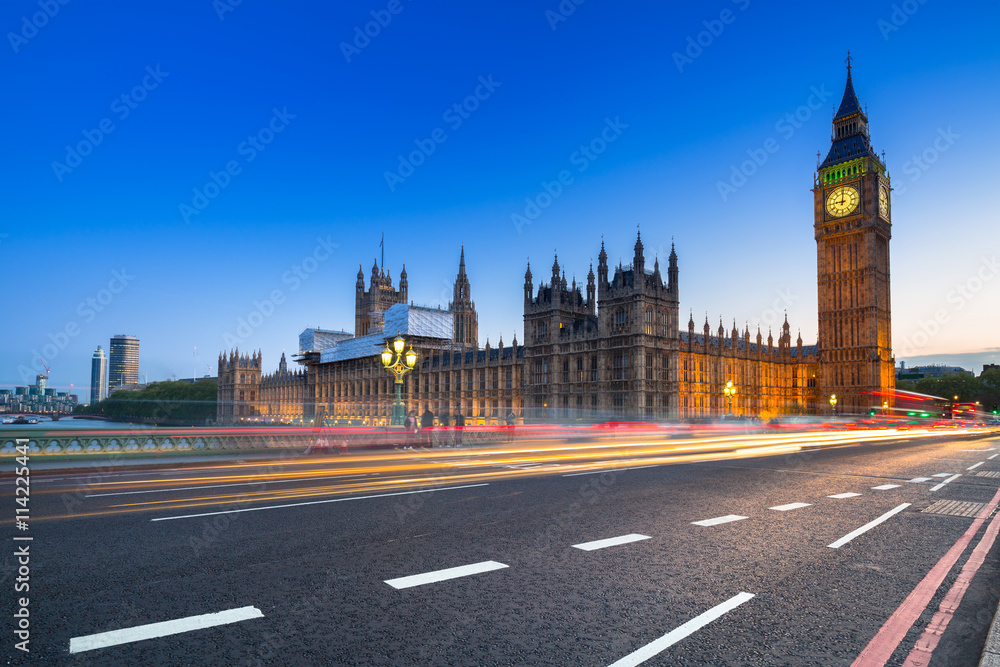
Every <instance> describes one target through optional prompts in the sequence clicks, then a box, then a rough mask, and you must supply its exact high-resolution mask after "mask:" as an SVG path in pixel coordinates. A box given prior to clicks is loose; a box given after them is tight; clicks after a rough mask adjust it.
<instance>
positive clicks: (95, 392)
mask: <svg viewBox="0 0 1000 667" xmlns="http://www.w3.org/2000/svg"><path fill="white" fill-rule="evenodd" d="M107 397H108V357H107V355H105V354H104V350H102V349H101V346H100V345H98V346H97V349H96V350H94V358H93V359H92V360H91V362H90V402H91V403H98V402H100V401H103V400H104V399H105V398H107Z"/></svg>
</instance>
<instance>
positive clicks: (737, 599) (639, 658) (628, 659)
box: [611, 593, 754, 667]
mask: <svg viewBox="0 0 1000 667" xmlns="http://www.w3.org/2000/svg"><path fill="white" fill-rule="evenodd" d="M753 597H754V594H753V593H740V594H739V595H734V596H733V597H731V598H729V599H728V600H726V601H725V602H723V603H722V604H719V605H716V606H714V607H712V608H711V609H709V610H708V611H706V612H705V613H703V614H699V615H697V616H695V617H694V618H692V619H691V620H690V621H688V622H687V623H685V624H684V625H682V626H680V627H678V628H677V629H675V630H671V631H670V632H668V633H667V634H665V635H663V636H662V637H660V638H659V639H657V640H656V641H653V642H650V643H649V644H646V645H645V646H643V647H642V648H640V649H639V650H637V651H635V652H633V653H629V654H628V655H627V656H625V657H624V658H622V659H621V660H618V661H617V662H614V663H612V664H611V667H635V666H636V665H639V664H642V663H643V662H646V661H647V660H649V659H650V658H652V657H653V656H655V655H657V654H658V653H661V652H662V651H665V650H667V649H668V648H670V647H671V646H673V645H674V644H676V643H677V642H679V641H681V640H682V639H684V638H685V637H687V636H689V635H691V634H694V633H695V632H697V631H698V630H700V629H701V628H703V627H705V626H706V625H708V624H709V623H711V622H712V621H714V620H715V619H717V618H720V617H721V616H723V615H725V614H726V613H728V612H730V611H732V610H733V609H736V608H737V607H739V606H740V605H741V604H743V603H744V602H746V601H747V600H751V599H753Z"/></svg>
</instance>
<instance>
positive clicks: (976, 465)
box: [966, 461, 986, 470]
mask: <svg viewBox="0 0 1000 667" xmlns="http://www.w3.org/2000/svg"><path fill="white" fill-rule="evenodd" d="M984 463H986V461H980V462H979V463H973V464H972V465H971V466H969V467H968V468H966V470H975V469H976V468H978V467H979V466H981V465H983V464H984Z"/></svg>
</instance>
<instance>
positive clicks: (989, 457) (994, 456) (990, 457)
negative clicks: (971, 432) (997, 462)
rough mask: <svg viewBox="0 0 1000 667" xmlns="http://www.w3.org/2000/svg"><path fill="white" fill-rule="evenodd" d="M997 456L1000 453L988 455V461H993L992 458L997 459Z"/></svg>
mask: <svg viewBox="0 0 1000 667" xmlns="http://www.w3.org/2000/svg"><path fill="white" fill-rule="evenodd" d="M997 456H1000V454H994V455H993V456H987V457H986V460H987V461H992V460H993V459H995V458H996V457H997Z"/></svg>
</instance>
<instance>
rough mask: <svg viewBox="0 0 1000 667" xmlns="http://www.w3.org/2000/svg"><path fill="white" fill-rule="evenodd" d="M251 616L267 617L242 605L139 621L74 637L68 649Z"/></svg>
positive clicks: (77, 650) (161, 634) (102, 645)
mask: <svg viewBox="0 0 1000 667" xmlns="http://www.w3.org/2000/svg"><path fill="white" fill-rule="evenodd" d="M251 618H264V614H263V613H262V612H261V611H260V609H257V607H240V608H239V609H227V610H226V611H220V612H216V613H214V614H202V615H200V616H188V617H187V618H179V619H177V620H175V621H162V622H160V623H150V624H148V625H137V626H136V627H134V628H125V629H124V630H112V631H111V632H101V633H98V634H96V635H86V636H84V637H74V638H72V639H70V640H69V652H70V653H81V652H83V651H93V650H94V649H98V648H105V647H107V646H117V645H118V644H130V643H132V642H138V641H142V640H143V639H154V638H156V637H166V636H168V635H176V634H180V633H182V632H190V631H191V630H200V629H202V628H211V627H215V626H217V625H227V624H229V623H237V622H239V621H246V620H248V619H251Z"/></svg>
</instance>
